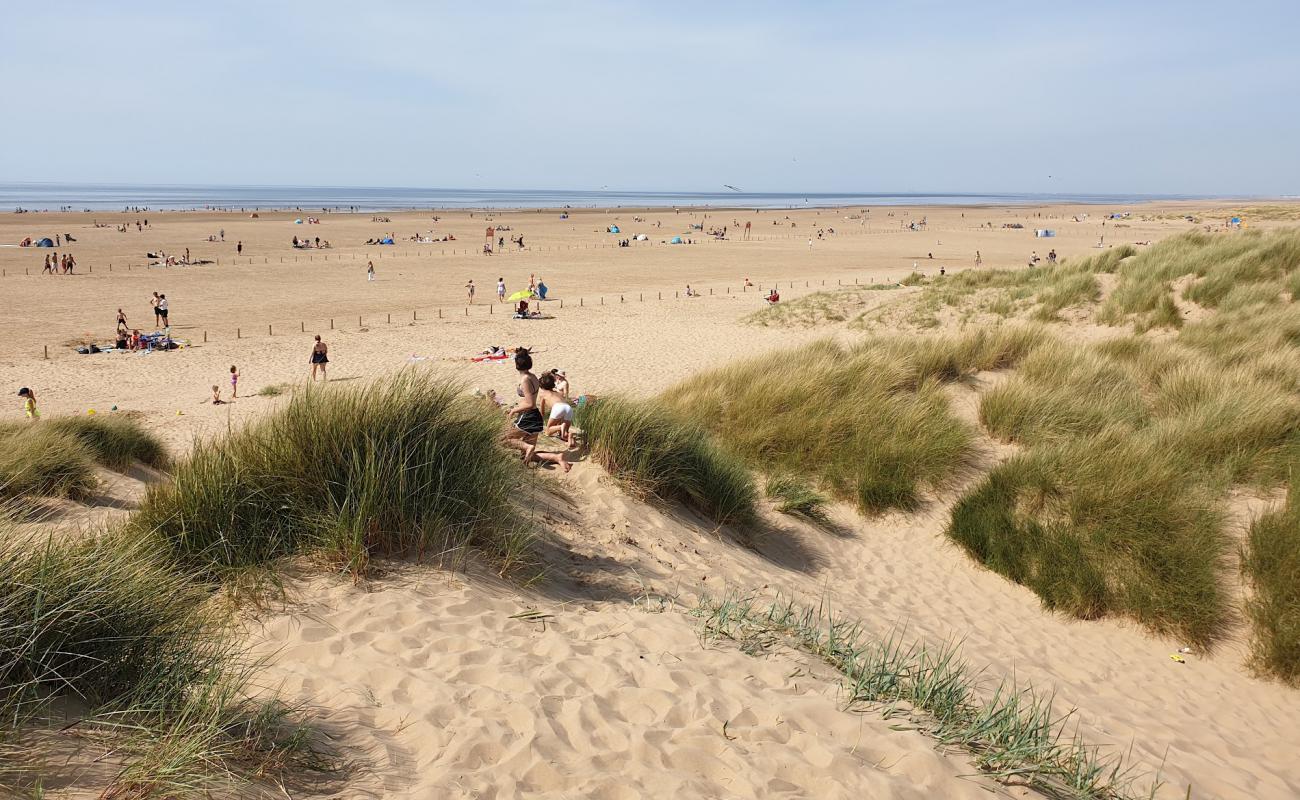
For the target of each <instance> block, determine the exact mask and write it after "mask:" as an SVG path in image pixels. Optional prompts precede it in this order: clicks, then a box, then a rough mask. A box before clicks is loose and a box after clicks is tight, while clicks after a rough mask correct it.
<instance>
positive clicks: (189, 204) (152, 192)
mask: <svg viewBox="0 0 1300 800" xmlns="http://www.w3.org/2000/svg"><path fill="white" fill-rule="evenodd" d="M61 186H62V185H57V184H37V183H21V182H19V183H8V184H6V183H0V208H7V209H8V210H9V213H13V214H28V213H41V214H46V213H68V214H86V213H105V214H106V213H144V212H150V213H164V212H166V213H213V214H220V213H231V214H240V213H250V212H254V213H261V212H266V213H290V212H299V213H327V214H367V213H383V212H387V213H426V212H427V213H455V212H474V213H492V212H500V213H530V212H537V213H542V212H546V211H564V210H572V211H598V212H599V211H603V212H606V213H610V212H615V211H617V212H647V213H662V212H665V211H674V210H682V211H746V212H751V213H761V212H763V211H816V210H827V209H851V208H871V207H888V208H925V207H939V208H949V209H962V208H970V209H983V208H1000V207H1006V208H1035V207H1047V206H1060V205H1081V206H1106V205H1118V206H1139V205H1150V204H1159V203H1164V204H1176V203H1247V202H1249V203H1264V202H1279V203H1286V202H1294V199H1292V200H1288V199H1287V198H1286V197H1284V196H1271V195H1204V196H1202V195H1149V194H1125V193H1115V194H1099V193H1078V194H1074V193H1061V194H1053V193H1044V192H1004V193H999V192H987V193H985V192H952V193H944V192H934V193H929V192H897V193H893V192H872V193H863V194H854V193H828V192H821V193H818V192H810V193H808V194H806V195H800V194H798V193H794V192H755V193H741V194H737V195H735V196H734V198H733V196H732V195H729V194H726V193H709V192H681V193H674V192H662V193H659V192H627V193H609V194H603V193H601V192H599V191H594V192H585V191H578V190H572V191H571V190H554V191H552V190H472V189H402V188H381V187H291V186H285V187H281V186H248V187H244V186H203V185H192V186H186V185H175V186H148V185H141V186H125V185H118V184H85V185H68V186H67V189H68V195H74V196H75V195H77V194H81V195H82V196H81V197H79V198H78V199H75V200H68V199H66V196H63V197H61V196H58V195H57V194H55V192H57V191H58V190H59V189H60V188H61ZM96 188H103V189H105V190H111V191H112V196H111V197H109V198H104V199H100V198H97V197H95V194H96V193H95V191H94V190H95V189H96ZM169 190H174V191H175V192H176V193H179V194H180V196H179V197H177V198H176V199H170V198H169V197H168V196H167V195H169V194H172V193H173V192H172V191H169ZM241 191H242V192H246V195H245V196H239V195H238V194H237V193H239V192H241ZM227 193H230V194H233V195H234V196H232V197H230V199H229V202H219V201H214V202H196V200H197V197H196V195H197V196H203V195H208V196H212V197H213V198H214V200H215V199H216V198H219V197H220V195H222V194H227ZM277 193H278V194H281V195H282V196H281V197H278V198H277V197H274V195H275V194H277ZM293 193H298V194H300V195H301V196H300V197H292V196H291V195H292V194H293ZM353 193H355V194H356V196H355V197H350V196H349V195H350V194H353ZM408 193H427V195H430V196H432V197H429V198H428V199H431V200H432V202H403V201H404V200H415V199H416V198H414V197H409V198H403V197H402V195H403V194H408ZM285 194H289V195H290V196H288V197H285V196H283V195H285ZM313 194H315V195H317V196H316V197H315V198H313V197H312V195H313ZM368 194H369V195H371V196H367V195H368ZM186 195H188V196H186ZM439 195H446V197H440V196H439ZM494 195H497V196H500V197H501V200H500V201H496V200H494V199H493V196H494ZM132 196H134V197H135V198H137V199H128V198H131V197H132ZM435 198H436V199H435ZM461 198H463V200H462V199H461ZM800 198H802V199H803V202H799V200H800ZM675 199H676V200H680V201H681V202H669V201H671V200H675ZM810 199H811V200H813V202H809V200H810ZM616 200H625V201H627V202H610V201H616ZM661 200H662V201H663V202H659V201H661ZM739 200H750V201H752V202H748V203H746V202H737V201H739ZM647 201H648V202H647Z"/></svg>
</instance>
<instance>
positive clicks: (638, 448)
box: [578, 397, 758, 528]
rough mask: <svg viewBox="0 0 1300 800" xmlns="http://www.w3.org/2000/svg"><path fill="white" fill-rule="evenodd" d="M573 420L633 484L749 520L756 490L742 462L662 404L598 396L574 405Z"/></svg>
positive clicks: (728, 520)
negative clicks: (591, 401) (575, 407)
mask: <svg viewBox="0 0 1300 800" xmlns="http://www.w3.org/2000/svg"><path fill="white" fill-rule="evenodd" d="M578 424H579V425H580V426H581V428H582V430H583V432H584V434H585V435H586V437H587V440H588V442H590V444H591V452H592V455H593V456H594V457H595V458H596V460H597V461H599V462H600V463H601V465H602V466H604V467H605V469H607V470H608V471H609V472H610V473H611V474H613V475H616V476H618V477H620V478H622V479H623V480H625V481H627V482H628V483H629V484H630V485H632V486H633V487H634V488H636V489H638V490H640V491H643V492H645V493H648V494H652V495H655V496H658V497H662V498H667V499H674V500H678V501H681V502H683V503H685V504H687V505H689V506H691V507H693V508H695V509H696V510H698V511H700V512H701V513H703V514H705V515H706V516H708V517H709V518H710V519H713V520H714V521H716V522H718V523H721V524H733V523H734V524H737V525H738V527H740V528H744V527H746V523H749V522H752V521H753V519H754V515H755V508H756V506H755V503H756V500H757V496H758V492H757V489H756V488H755V486H754V479H753V477H752V476H751V475H750V473H749V470H748V469H747V468H746V467H745V464H744V463H743V462H742V461H741V460H740V459H739V458H737V457H736V456H734V455H732V454H731V453H728V452H727V451H725V450H723V449H722V448H721V447H719V446H718V445H717V444H715V443H714V442H713V441H712V439H711V438H710V437H709V436H708V435H707V434H706V433H705V432H704V431H703V430H701V429H700V428H699V427H698V426H697V425H695V424H693V423H691V422H690V421H688V420H687V419H685V418H684V417H682V416H680V415H678V414H674V413H672V412H671V411H669V410H667V409H665V408H664V407H663V405H662V404H660V403H655V402H651V401H645V400H633V399H630V398H623V397H608V398H601V399H600V401H599V402H597V403H591V404H588V405H586V406H584V407H582V408H581V409H579V412H578Z"/></svg>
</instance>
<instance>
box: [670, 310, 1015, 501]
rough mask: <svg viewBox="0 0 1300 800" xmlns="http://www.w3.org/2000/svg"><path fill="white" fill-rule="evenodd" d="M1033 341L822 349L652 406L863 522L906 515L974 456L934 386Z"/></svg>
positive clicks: (1006, 335) (1007, 338)
mask: <svg viewBox="0 0 1300 800" xmlns="http://www.w3.org/2000/svg"><path fill="white" fill-rule="evenodd" d="M1038 337H1039V334H1038V332H1037V331H1036V330H1035V329H1033V328H1028V327H1025V328H1021V327H1008V328H1004V329H997V330H992V331H988V332H984V333H980V334H976V335H974V336H969V337H964V338H959V339H944V338H930V339H923V340H908V339H872V340H868V341H865V342H863V343H861V344H858V345H853V346H847V347H846V346H842V345H839V344H836V343H834V342H830V341H822V342H817V343H814V344H812V345H808V346H806V347H802V348H798V349H795V350H791V351H785V352H778V353H774V354H771V355H768V356H764V357H762V358H758V359H753V360H750V361H744V362H738V363H735V364H730V365H728V366H726V367H722V368H720V369H716V370H711V371H709V372H704V373H701V374H699V375H696V376H694V377H692V378H689V379H687V380H686V381H683V382H682V383H680V384H678V385H677V386H675V387H673V388H672V389H670V390H669V391H668V392H665V393H664V394H663V396H662V397H661V402H662V403H663V404H665V405H667V406H669V407H670V408H673V409H675V410H676V411H677V412H678V413H679V414H681V415H682V416H684V417H689V418H690V419H692V420H694V421H696V422H697V423H699V424H700V425H702V426H704V427H705V428H707V429H708V430H709V431H711V432H712V433H713V434H714V435H715V436H716V437H717V438H718V441H719V442H721V443H722V444H723V445H725V446H726V447H727V448H728V449H730V450H732V451H734V452H736V453H738V454H740V455H741V456H743V457H744V458H745V459H747V460H748V461H749V462H750V463H751V464H752V465H753V466H755V467H756V468H758V469H762V470H764V471H766V472H769V473H773V474H775V473H781V472H796V473H799V474H801V475H805V476H810V477H813V478H815V479H816V481H817V482H818V483H820V484H821V485H822V486H823V487H825V488H826V489H827V490H828V491H829V492H831V493H832V494H833V495H835V496H836V497H839V498H842V499H846V500H849V501H851V502H854V503H855V504H856V505H857V506H858V507H859V508H860V509H861V510H862V511H864V512H867V513H878V512H881V511H885V510H888V509H903V510H908V509H914V508H916V507H917V505H918V504H919V502H920V498H921V492H922V491H923V490H924V489H925V488H927V487H928V488H935V487H939V486H942V485H944V484H945V483H946V482H948V481H949V480H950V479H951V478H952V477H953V476H954V475H956V474H957V473H958V472H959V471H960V470H961V469H962V468H963V467H964V466H965V465H966V464H967V463H968V462H969V461H970V459H971V457H972V455H973V449H972V448H973V440H974V431H973V430H972V429H971V428H970V426H969V425H967V424H966V423H964V422H962V421H961V420H959V419H958V418H957V417H956V416H954V415H953V413H952V411H951V410H950V409H949V404H948V397H947V395H946V394H945V390H944V385H945V384H946V383H951V382H953V381H956V380H957V379H959V378H960V377H961V376H962V375H964V374H966V373H968V372H971V371H975V370H981V369H995V368H999V367H1006V366H1009V365H1011V364H1013V363H1015V362H1016V361H1017V360H1019V359H1020V358H1022V357H1023V356H1024V355H1025V354H1027V353H1028V352H1029V351H1030V350H1032V348H1033V347H1034V345H1035V343H1036V341H1037V339H1038ZM774 379H776V380H778V381H779V384H780V389H779V391H774V390H773V386H772V382H773V380H774Z"/></svg>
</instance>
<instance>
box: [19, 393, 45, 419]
mask: <svg viewBox="0 0 1300 800" xmlns="http://www.w3.org/2000/svg"><path fill="white" fill-rule="evenodd" d="M18 396H19V397H21V398H23V411H25V412H27V418H28V419H30V420H32V421H36V420H38V419H40V418H41V412H40V411H38V410H37V409H36V392H33V391H32V390H31V389H28V388H27V387H26V386H24V387H23V388H21V389H19V390H18Z"/></svg>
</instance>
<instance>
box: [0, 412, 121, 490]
mask: <svg viewBox="0 0 1300 800" xmlns="http://www.w3.org/2000/svg"><path fill="white" fill-rule="evenodd" d="M98 487H99V480H98V478H97V477H96V476H95V454H94V453H93V452H92V451H91V449H90V448H89V447H88V446H87V445H86V444H85V443H84V442H83V441H81V440H80V439H78V438H76V437H75V436H72V435H70V434H67V433H64V432H62V431H59V430H57V429H56V428H55V427H53V426H51V425H46V424H44V423H36V424H25V425H15V426H11V427H5V428H2V429H0V500H17V499H20V498H25V497H67V498H71V499H74V500H81V499H85V498H87V497H90V496H92V495H93V494H94V493H95V490H96V489H97V488H98Z"/></svg>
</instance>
